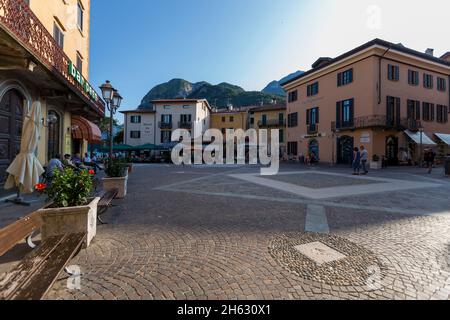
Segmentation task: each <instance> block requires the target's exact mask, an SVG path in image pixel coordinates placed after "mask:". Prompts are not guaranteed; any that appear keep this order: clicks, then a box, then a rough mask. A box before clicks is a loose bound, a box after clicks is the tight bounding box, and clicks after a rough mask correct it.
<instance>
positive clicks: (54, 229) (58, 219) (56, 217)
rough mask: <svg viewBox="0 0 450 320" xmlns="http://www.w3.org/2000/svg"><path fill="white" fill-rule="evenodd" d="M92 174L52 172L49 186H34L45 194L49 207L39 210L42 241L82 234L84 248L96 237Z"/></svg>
mask: <svg viewBox="0 0 450 320" xmlns="http://www.w3.org/2000/svg"><path fill="white" fill-rule="evenodd" d="M93 174H94V171H93V170H89V171H88V170H82V171H80V172H76V171H74V170H73V169H71V168H67V169H65V170H62V171H60V170H55V172H54V174H53V178H52V181H51V184H50V185H49V186H45V185H43V184H38V185H37V186H36V189H37V190H38V191H42V192H45V193H47V195H48V198H49V200H50V202H49V204H48V205H47V206H45V207H44V208H43V209H40V210H39V212H40V213H41V216H42V220H43V222H44V224H43V227H42V238H43V239H47V238H49V237H52V236H57V235H62V234H66V233H86V234H87V237H86V240H85V247H89V245H90V244H91V241H92V239H94V237H95V236H96V234H97V204H98V202H99V201H100V198H98V197H92V192H93V183H92V175H93Z"/></svg>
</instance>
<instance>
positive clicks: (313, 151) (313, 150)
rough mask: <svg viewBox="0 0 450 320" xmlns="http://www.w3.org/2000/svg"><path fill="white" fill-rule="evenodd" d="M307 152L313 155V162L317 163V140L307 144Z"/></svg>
mask: <svg viewBox="0 0 450 320" xmlns="http://www.w3.org/2000/svg"><path fill="white" fill-rule="evenodd" d="M308 150H309V153H310V154H314V159H315V161H319V159H320V158H319V155H320V153H319V142H318V141H317V140H315V139H313V140H311V141H310V142H309V148H308Z"/></svg>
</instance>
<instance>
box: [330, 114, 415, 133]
mask: <svg viewBox="0 0 450 320" xmlns="http://www.w3.org/2000/svg"><path fill="white" fill-rule="evenodd" d="M377 127H378V128H387V129H395V130H406V129H409V130H412V131H415V130H419V128H420V127H421V122H420V121H419V120H412V119H400V118H395V119H388V118H387V117H386V116H385V115H372V116H365V117H357V118H354V119H351V120H349V121H343V122H336V121H333V122H332V123H331V130H332V131H336V130H355V129H369V128H377Z"/></svg>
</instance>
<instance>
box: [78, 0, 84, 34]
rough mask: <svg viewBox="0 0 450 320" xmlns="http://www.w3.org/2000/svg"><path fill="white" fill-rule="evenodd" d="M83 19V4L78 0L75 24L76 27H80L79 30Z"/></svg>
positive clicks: (81, 28)
mask: <svg viewBox="0 0 450 320" xmlns="http://www.w3.org/2000/svg"><path fill="white" fill-rule="evenodd" d="M83 20H84V12H83V6H82V5H81V3H80V1H78V5H77V25H78V28H80V30H81V31H83Z"/></svg>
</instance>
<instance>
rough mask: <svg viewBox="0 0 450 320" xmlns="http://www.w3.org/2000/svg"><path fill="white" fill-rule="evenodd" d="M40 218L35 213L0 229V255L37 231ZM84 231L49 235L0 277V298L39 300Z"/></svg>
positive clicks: (76, 250) (80, 241) (73, 253)
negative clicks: (54, 235) (49, 236)
mask: <svg viewBox="0 0 450 320" xmlns="http://www.w3.org/2000/svg"><path fill="white" fill-rule="evenodd" d="M42 225H43V221H42V219H41V216H40V214H39V213H38V212H34V213H32V214H30V215H28V216H27V217H25V218H22V219H20V220H18V221H16V222H14V223H13V224H11V225H9V226H7V227H6V228H4V229H1V230H0V256H2V255H4V254H5V253H6V252H8V251H10V250H11V249H12V248H13V247H15V246H16V244H17V243H19V242H20V241H22V240H23V239H25V238H26V237H30V236H31V235H32V234H33V233H34V232H35V231H37V230H39V229H40V228H41V227H42ZM85 238H86V234H83V233H77V234H65V235H60V236H56V237H51V238H48V239H46V240H44V241H42V242H41V243H40V245H39V246H38V247H37V248H36V249H34V250H33V251H32V252H31V253H29V254H27V255H26V256H25V258H24V259H23V260H22V261H21V262H20V263H19V264H18V265H17V266H16V267H15V268H13V270H11V271H10V272H8V273H6V274H4V275H3V276H1V278H0V299H1V300H41V299H43V298H44V297H45V295H46V294H47V293H48V291H49V290H50V288H51V287H52V285H53V284H54V283H55V281H56V279H57V278H58V276H59V274H60V273H61V271H62V270H63V269H64V268H65V267H66V266H67V264H68V263H69V262H70V260H71V259H72V258H74V257H75V256H76V255H77V254H78V253H79V251H80V250H81V247H82V244H83V242H84V241H85Z"/></svg>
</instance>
